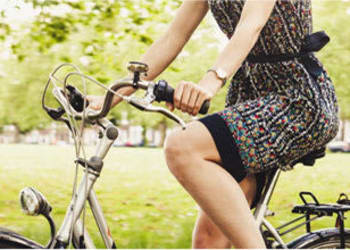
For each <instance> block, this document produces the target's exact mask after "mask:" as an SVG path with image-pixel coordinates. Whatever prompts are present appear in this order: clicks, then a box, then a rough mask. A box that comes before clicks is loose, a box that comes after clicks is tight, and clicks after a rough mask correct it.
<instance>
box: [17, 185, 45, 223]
mask: <svg viewBox="0 0 350 250" xmlns="http://www.w3.org/2000/svg"><path fill="white" fill-rule="evenodd" d="M20 203H21V207H22V210H23V212H24V213H25V214H27V215H34V216H35V215H39V214H49V213H50V211H51V207H50V205H49V203H48V202H47V201H46V199H45V197H44V196H43V195H42V194H41V193H40V192H39V191H37V190H35V189H34V188H31V187H26V188H24V189H22V190H21V192H20Z"/></svg>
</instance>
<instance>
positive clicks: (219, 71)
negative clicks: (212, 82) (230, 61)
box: [216, 69, 227, 79]
mask: <svg viewBox="0 0 350 250" xmlns="http://www.w3.org/2000/svg"><path fill="white" fill-rule="evenodd" d="M216 73H217V74H218V77H219V78H221V79H226V77H227V74H226V72H225V71H223V70H222V69H217V70H216Z"/></svg>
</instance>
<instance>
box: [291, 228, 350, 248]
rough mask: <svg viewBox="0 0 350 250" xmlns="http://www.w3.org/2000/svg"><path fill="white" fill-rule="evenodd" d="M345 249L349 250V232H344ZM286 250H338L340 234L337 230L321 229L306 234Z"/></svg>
mask: <svg viewBox="0 0 350 250" xmlns="http://www.w3.org/2000/svg"><path fill="white" fill-rule="evenodd" d="M344 237H345V248H350V232H349V231H348V230H346V231H345V236H344ZM288 248H297V249H306V248H308V249H333V248H340V232H339V230H338V229H337V228H330V229H323V230H322V229H321V230H318V231H314V232H311V233H309V234H306V235H304V236H302V237H300V238H299V239H297V240H296V241H295V244H288Z"/></svg>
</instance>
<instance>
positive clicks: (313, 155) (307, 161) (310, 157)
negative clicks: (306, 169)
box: [291, 146, 326, 166]
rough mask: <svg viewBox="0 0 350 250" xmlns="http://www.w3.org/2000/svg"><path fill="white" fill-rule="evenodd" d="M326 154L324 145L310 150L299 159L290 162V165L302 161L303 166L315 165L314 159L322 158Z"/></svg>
mask: <svg viewBox="0 0 350 250" xmlns="http://www.w3.org/2000/svg"><path fill="white" fill-rule="evenodd" d="M325 155H326V147H325V146H324V147H322V148H319V149H317V150H315V151H311V152H310V153H308V154H307V155H304V156H303V157H301V158H300V159H298V160H296V161H294V162H292V163H291V166H294V165H296V164H297V163H302V164H303V165H305V166H313V165H315V161H316V159H319V158H322V157H324V156H325Z"/></svg>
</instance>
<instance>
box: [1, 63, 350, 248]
mask: <svg viewBox="0 0 350 250" xmlns="http://www.w3.org/2000/svg"><path fill="white" fill-rule="evenodd" d="M66 67H70V68H72V69H74V70H75V71H73V72H70V73H68V74H66V75H65V77H64V79H63V80H61V79H59V78H58V77H56V74H57V72H58V71H59V70H61V69H62V68H66ZM128 70H129V71H130V72H131V73H132V74H133V77H130V78H124V79H122V80H119V81H117V82H116V83H115V84H112V85H111V86H110V87H105V85H103V84H101V83H99V82H98V81H96V80H95V79H93V78H91V77H89V76H86V75H84V74H82V73H81V72H80V71H79V69H78V68H77V67H76V66H74V65H72V64H62V65H60V66H58V67H57V68H56V69H55V70H54V71H53V72H52V73H51V74H50V77H49V80H48V82H47V83H46V85H45V88H44V93H43V96H42V107H43V109H44V110H45V111H46V112H47V114H48V115H49V116H50V117H51V118H52V119H53V120H55V121H61V122H64V123H65V124H66V125H67V127H68V128H69V130H70V131H71V134H72V136H73V138H74V142H75V148H76V156H77V157H76V160H75V164H76V166H81V167H83V169H84V176H83V177H82V180H81V182H80V184H79V187H78V188H76V182H75V183H74V189H73V196H72V199H71V201H70V204H69V206H68V208H67V211H66V214H65V217H64V220H63V223H62V225H61V227H60V229H59V230H58V231H56V225H55V223H54V220H53V218H52V217H51V216H50V212H51V210H52V207H51V206H50V204H49V203H48V201H47V200H46V198H45V197H44V196H43V195H42V194H41V193H40V192H39V191H37V190H36V189H34V188H32V187H27V188H24V189H23V190H22V191H21V192H20V204H21V207H22V210H23V211H24V212H25V213H26V214H28V215H43V216H44V217H45V218H46V219H47V221H48V222H49V225H50V230H51V239H50V240H49V242H48V244H47V245H46V246H42V245H40V244H39V243H37V242H35V241H33V240H30V239H27V238H26V237H24V236H22V235H20V234H18V233H16V232H13V231H10V230H7V229H5V228H0V248H44V247H45V248H68V247H70V244H72V245H73V247H75V248H95V245H94V243H93V241H92V239H91V237H90V236H89V233H88V232H87V230H86V229H85V226H84V211H85V203H86V202H88V203H89V205H90V209H91V211H92V214H93V216H94V219H95V222H96V225H97V227H98V229H99V231H100V234H101V237H102V240H103V242H104V245H105V247H106V248H116V244H115V241H114V240H113V238H112V236H111V235H110V232H109V229H108V226H107V222H106V219H105V218H104V215H103V212H102V208H101V206H100V204H99V202H98V199H97V195H96V193H95V192H94V190H93V186H94V184H95V183H96V181H97V179H98V177H99V175H100V173H101V171H102V169H103V159H104V157H105V156H106V155H107V153H108V151H109V149H110V147H111V146H112V144H113V143H114V141H115V140H116V139H117V137H118V129H117V127H116V126H115V125H113V123H112V122H111V121H109V120H108V119H107V118H106V116H107V114H108V112H109V111H110V107H111V102H112V99H113V96H114V95H117V96H119V97H121V98H122V99H123V100H125V101H126V102H128V103H129V104H131V105H133V106H134V107H136V108H138V109H139V110H142V111H149V112H158V113H160V114H163V115H165V116H166V117H168V118H170V119H172V120H173V121H175V122H177V123H178V124H180V126H181V127H182V128H183V129H185V128H186V124H185V122H184V121H183V120H182V119H181V118H180V117H178V116H176V115H175V114H173V113H172V112H170V111H169V110H168V109H165V108H163V107H159V106H152V103H153V102H154V101H157V102H161V101H167V102H173V94H174V89H173V88H172V87H171V86H170V85H168V83H167V82H166V81H164V80H160V81H158V82H151V81H144V80H141V76H142V75H143V74H146V73H147V71H148V67H147V65H145V64H143V63H139V62H130V63H129V65H128ZM72 76H77V77H79V78H80V79H81V80H82V82H83V84H84V89H85V81H86V80H88V81H91V82H93V83H95V84H97V85H99V86H101V87H103V88H105V89H106V90H107V92H106V95H105V99H104V104H103V107H102V109H101V110H100V111H95V110H91V109H89V107H88V106H89V102H88V100H87V99H86V98H85V95H84V94H82V93H81V92H80V91H79V90H78V89H77V88H76V87H74V86H72V85H69V84H68V79H69V78H71V77H72ZM56 82H58V83H61V84H63V88H61V87H59V86H57V84H56ZM51 83H52V84H53V85H54V86H53V90H52V93H53V96H54V97H55V99H56V100H57V101H58V103H59V104H60V107H58V108H51V107H48V106H47V105H46V103H45V98H46V95H47V91H48V87H49V85H50V84H51ZM130 86H132V87H134V88H135V89H142V90H145V91H146V94H145V96H144V97H142V98H140V97H137V96H135V95H131V96H123V95H120V94H119V93H117V91H118V90H119V89H121V88H124V87H130ZM85 92H86V91H85ZM209 105H210V103H209V101H205V102H204V104H203V105H202V107H201V109H200V113H202V114H205V113H207V111H208V109H209ZM78 121H80V122H81V125H80V127H78ZM85 125H97V126H98V127H99V142H98V145H97V149H96V153H95V155H94V156H92V157H91V158H90V159H87V157H86V155H85V153H84V150H83V147H82V145H83V142H82V141H81V135H82V131H83V128H84V126H85ZM81 152H83V156H84V157H80V153H81ZM324 154H325V149H324V148H322V149H320V150H317V151H315V152H312V153H310V154H309V155H307V156H306V157H303V158H301V159H298V160H296V161H295V162H293V163H292V165H295V164H296V163H298V162H302V163H303V164H305V165H314V163H315V160H316V159H317V158H320V157H323V156H324ZM280 172H281V170H280V169H272V170H269V172H268V175H267V176H268V178H267V179H268V182H267V185H265V188H264V190H263V191H262V196H261V198H260V200H259V202H258V204H257V207H256V209H255V211H254V217H255V219H256V220H257V222H258V225H259V227H260V230H261V232H262V235H263V238H264V240H265V243H266V246H267V247H268V248H333V247H334V248H336V247H341V248H345V247H350V230H348V229H346V228H344V220H345V217H344V213H345V212H347V211H349V210H350V200H349V199H348V197H347V196H346V195H345V194H342V195H341V196H340V197H339V199H338V203H337V204H320V203H319V202H318V200H317V199H316V197H315V196H314V195H313V194H312V193H310V192H301V193H300V198H301V199H302V201H303V202H304V204H303V205H298V206H295V207H294V208H293V210H292V212H294V213H300V214H303V215H301V216H299V217H298V218H296V219H294V220H292V221H290V222H287V223H285V224H283V225H282V226H279V227H277V228H274V227H273V226H272V225H271V224H270V223H269V222H268V220H267V219H266V217H267V216H268V215H271V214H269V212H270V211H269V210H268V204H269V201H270V199H271V196H272V194H273V190H274V188H275V186H276V183H277V181H278V178H279V175H280ZM307 196H309V197H311V198H312V199H313V202H312V203H311V202H307V201H306V197H307ZM333 214H337V219H336V227H334V228H327V229H321V230H318V231H311V222H312V221H314V220H316V219H319V218H321V217H323V216H331V215H333ZM312 215H314V217H311V216H312ZM82 217H83V218H82ZM303 218H305V219H306V220H305V222H303V223H300V224H298V225H296V226H294V227H292V228H291V229H287V230H286V231H284V232H281V230H282V229H283V228H285V227H287V226H290V225H292V224H294V223H296V222H298V221H299V220H301V219H303ZM303 225H306V231H307V232H306V234H304V235H302V236H300V237H298V238H297V239H295V240H293V241H291V242H289V243H285V242H284V241H283V240H282V238H281V236H282V235H284V234H286V233H289V232H291V231H293V230H294V229H296V228H298V227H301V226H303Z"/></svg>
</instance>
